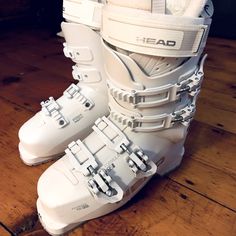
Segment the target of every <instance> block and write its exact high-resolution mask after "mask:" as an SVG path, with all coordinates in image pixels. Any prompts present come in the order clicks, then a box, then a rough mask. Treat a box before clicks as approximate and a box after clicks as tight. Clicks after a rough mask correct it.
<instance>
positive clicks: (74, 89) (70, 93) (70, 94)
mask: <svg viewBox="0 0 236 236" xmlns="http://www.w3.org/2000/svg"><path fill="white" fill-rule="evenodd" d="M79 91H80V88H79V87H78V86H77V85H75V84H71V85H70V86H69V87H68V88H67V89H66V90H65V91H64V93H63V94H64V95H65V96H66V97H67V98H70V99H71V98H74V97H75V96H76V94H78V93H79Z"/></svg>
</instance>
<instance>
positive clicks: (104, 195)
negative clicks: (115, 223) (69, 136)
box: [65, 140, 123, 203]
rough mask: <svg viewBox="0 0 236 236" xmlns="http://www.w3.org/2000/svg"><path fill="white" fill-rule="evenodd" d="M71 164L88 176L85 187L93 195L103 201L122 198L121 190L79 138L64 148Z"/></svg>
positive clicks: (114, 200)
mask: <svg viewBox="0 0 236 236" xmlns="http://www.w3.org/2000/svg"><path fill="white" fill-rule="evenodd" d="M65 153H66V155H67V156H68V157H69V159H70V161H71V163H72V165H73V166H74V167H75V168H76V169H77V170H78V171H79V172H81V173H82V174H83V175H84V176H85V177H88V178H89V179H88V181H87V187H88V190H89V191H90V192H91V193H92V194H93V196H94V197H95V198H96V199H97V200H98V201H100V202H103V203H115V202H118V201H120V200H121V199H122V198H123V190H122V189H121V188H120V186H119V185H118V184H117V183H116V182H115V181H114V180H113V179H112V178H111V176H110V175H109V174H108V173H107V171H106V170H105V169H100V170H98V168H99V165H98V163H97V161H96V159H95V158H94V156H93V154H92V153H91V152H90V151H89V150H88V148H87V147H86V146H85V145H84V144H83V142H81V141H80V140H78V141H76V142H72V143H70V144H69V145H68V148H67V149H66V150H65Z"/></svg>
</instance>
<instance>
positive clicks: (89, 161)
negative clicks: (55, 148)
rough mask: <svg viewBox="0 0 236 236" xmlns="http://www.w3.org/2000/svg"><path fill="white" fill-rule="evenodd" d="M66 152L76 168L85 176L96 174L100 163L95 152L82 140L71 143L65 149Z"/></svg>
mask: <svg viewBox="0 0 236 236" xmlns="http://www.w3.org/2000/svg"><path fill="white" fill-rule="evenodd" d="M65 153H66V154H67V156H68V157H69V158H70V161H71V162H72V164H73V165H74V166H75V168H77V169H78V170H79V171H80V172H81V173H82V174H83V175H84V176H89V175H92V174H95V172H96V169H97V168H98V163H97V162H96V160H95V158H94V156H93V154H92V153H91V152H90V151H89V150H88V149H87V147H86V146H85V145H84V144H83V143H82V142H81V141H80V140H78V141H76V142H72V143H70V144H69V145H68V148H67V149H66V150H65Z"/></svg>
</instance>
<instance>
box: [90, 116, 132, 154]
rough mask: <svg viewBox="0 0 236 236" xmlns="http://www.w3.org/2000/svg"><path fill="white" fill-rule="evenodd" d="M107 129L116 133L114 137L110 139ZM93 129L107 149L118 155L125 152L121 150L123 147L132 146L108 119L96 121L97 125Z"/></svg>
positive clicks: (103, 118)
mask: <svg viewBox="0 0 236 236" xmlns="http://www.w3.org/2000/svg"><path fill="white" fill-rule="evenodd" d="M107 127H109V128H110V129H112V131H113V132H114V137H112V138H109V137H108V135H107V134H106V128H107ZM92 128H93V130H94V131H95V132H96V133H97V134H98V136H99V137H100V138H101V139H102V141H103V142H104V143H105V144H106V145H107V147H109V148H110V149H112V150H115V151H116V152H117V153H122V152H123V151H124V150H123V149H122V148H121V146H122V145H126V146H127V145H129V144H130V141H129V140H128V139H127V138H126V136H125V135H124V133H123V132H122V131H121V130H120V129H119V128H117V127H116V126H115V125H114V124H113V123H112V122H111V121H110V120H109V119H107V118H106V117H102V118H99V119H97V120H96V121H95V125H94V126H93V127H92Z"/></svg>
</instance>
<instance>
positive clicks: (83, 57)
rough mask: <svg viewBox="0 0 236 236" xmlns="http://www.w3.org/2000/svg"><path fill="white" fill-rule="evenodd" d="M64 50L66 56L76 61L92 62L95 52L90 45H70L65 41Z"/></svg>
mask: <svg viewBox="0 0 236 236" xmlns="http://www.w3.org/2000/svg"><path fill="white" fill-rule="evenodd" d="M63 46H64V48H63V52H64V55H65V57H68V58H71V59H72V60H73V61H75V62H76V63H79V62H81V63H82V62H91V61H92V60H93V54H92V52H91V50H90V49H89V48H88V47H70V46H68V45H67V43H63Z"/></svg>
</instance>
